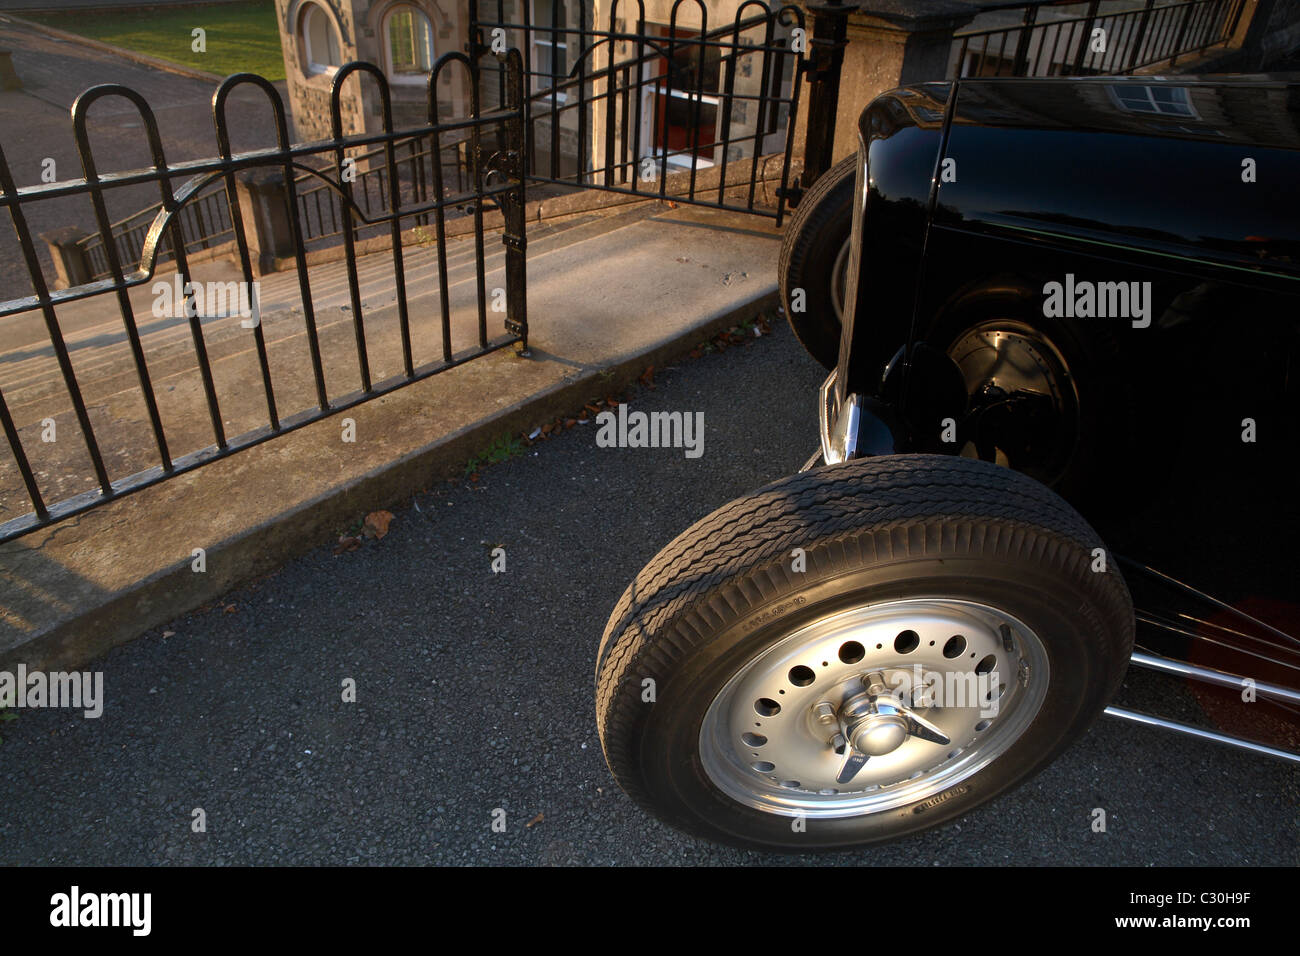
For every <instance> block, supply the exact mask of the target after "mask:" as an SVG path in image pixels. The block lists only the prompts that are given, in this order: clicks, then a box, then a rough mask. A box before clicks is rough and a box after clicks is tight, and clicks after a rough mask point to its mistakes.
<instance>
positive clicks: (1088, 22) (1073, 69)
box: [949, 0, 1244, 77]
mask: <svg viewBox="0 0 1300 956" xmlns="http://www.w3.org/2000/svg"><path fill="white" fill-rule="evenodd" d="M1243 3H1244V0H1169V2H1163V3H1158V2H1157V0H1134V2H1132V3H1116V2H1113V0H1112V2H1106V3H1103V2H1101V0H1088V2H1084V3H1081V2H1079V0H1049V2H1043V3H1029V4H1026V3H1008V4H1004V5H990V6H987V7H984V8H983V9H982V13H983V14H984V16H985V18H986V19H989V20H993V21H1004V22H998V23H995V24H993V25H985V26H983V27H980V28H977V29H972V30H967V31H964V32H959V33H957V34H956V35H955V37H954V44H953V45H954V56H953V59H952V64H951V67H950V71H949V72H950V74H951V75H952V76H954V77H958V76H1081V75H1096V74H1107V75H1114V74H1122V73H1132V72H1133V71H1135V70H1140V69H1142V68H1144V67H1149V66H1154V65H1156V64H1159V63H1168V64H1169V65H1170V66H1173V65H1174V64H1175V63H1176V62H1177V61H1178V59H1179V58H1180V57H1186V56H1189V55H1192V54H1197V53H1202V52H1204V51H1206V50H1208V49H1210V48H1212V47H1215V46H1219V45H1223V44H1226V43H1227V42H1228V40H1230V39H1231V38H1232V35H1233V33H1234V32H1235V31H1236V29H1237V24H1238V20H1239V19H1240V17H1241V13H1242V7H1243Z"/></svg>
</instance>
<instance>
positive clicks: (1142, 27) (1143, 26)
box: [1124, 0, 1156, 73]
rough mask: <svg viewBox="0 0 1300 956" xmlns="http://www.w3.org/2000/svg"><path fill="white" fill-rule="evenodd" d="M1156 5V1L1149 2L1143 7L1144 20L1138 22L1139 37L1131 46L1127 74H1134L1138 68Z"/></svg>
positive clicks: (1125, 70)
mask: <svg viewBox="0 0 1300 956" xmlns="http://www.w3.org/2000/svg"><path fill="white" fill-rule="evenodd" d="M1155 5H1156V0H1147V2H1146V4H1145V5H1144V6H1143V7H1142V19H1141V20H1139V21H1138V28H1137V37H1136V38H1135V39H1134V40H1133V42H1132V44H1131V47H1130V49H1131V51H1132V52H1130V54H1129V58H1128V64H1127V65H1126V66H1125V67H1124V72H1125V73H1132V72H1133V70H1135V69H1136V68H1137V63H1138V57H1139V56H1141V55H1142V43H1143V42H1144V41H1145V40H1146V38H1147V24H1148V23H1149V22H1150V21H1151V8H1152V7H1154V6H1155Z"/></svg>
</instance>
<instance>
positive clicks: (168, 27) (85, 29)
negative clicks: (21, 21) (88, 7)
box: [24, 0, 284, 80]
mask: <svg viewBox="0 0 1300 956" xmlns="http://www.w3.org/2000/svg"><path fill="white" fill-rule="evenodd" d="M24 16H26V17H27V18H28V19H31V20H35V21H37V22H38V23H44V24H46V25H47V26H51V27H55V28H56V29H59V30H67V31H68V32H69V33H79V34H81V35H82V36H84V37H89V38H91V39H92V40H101V41H103V42H104V43H111V44H112V45H113V46H116V47H122V48H123V49H127V50H134V51H136V52H137V53H147V54H148V55H149V56H156V57H158V58H159V59H163V60H171V61H172V62H173V63H180V64H182V65H184V66H189V67H194V68H196V69H200V70H207V71H208V72H209V73H217V74H219V75H221V76H226V75H228V74H230V73H241V72H248V73H260V74H261V75H262V76H264V77H266V78H267V79H268V80H283V79H284V60H283V58H282V57H281V54H280V31H279V29H278V27H277V26H276V21H275V3H274V2H273V0H245V2H243V3H222V4H216V5H207V4H193V5H190V4H187V5H185V6H183V7H164V8H161V9H159V8H155V9H150V10H133V11H130V12H106V13H82V12H77V13H34V14H25V15H24ZM195 27H202V28H203V29H204V30H205V31H207V37H206V40H207V52H205V53H195V52H194V51H193V50H192V49H191V45H192V44H193V42H194V38H193V36H192V34H191V31H192V30H193V29H194V28H195Z"/></svg>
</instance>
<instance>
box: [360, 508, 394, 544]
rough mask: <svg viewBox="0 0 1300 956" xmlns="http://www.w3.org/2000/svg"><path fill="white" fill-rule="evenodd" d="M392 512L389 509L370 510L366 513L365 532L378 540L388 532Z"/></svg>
mask: <svg viewBox="0 0 1300 956" xmlns="http://www.w3.org/2000/svg"><path fill="white" fill-rule="evenodd" d="M392 521H393V513H392V512H391V511H372V512H370V514H368V515H366V526H365V529H364V530H365V532H366V534H368V535H369V536H370V537H372V538H375V539H376V540H378V539H379V538H382V537H383V536H384V535H386V534H388V526H389V525H390V524H392Z"/></svg>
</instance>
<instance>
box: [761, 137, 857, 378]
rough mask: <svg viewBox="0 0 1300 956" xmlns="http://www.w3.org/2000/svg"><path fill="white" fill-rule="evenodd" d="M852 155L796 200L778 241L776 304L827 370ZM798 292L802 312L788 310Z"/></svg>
mask: <svg viewBox="0 0 1300 956" xmlns="http://www.w3.org/2000/svg"><path fill="white" fill-rule="evenodd" d="M856 181H857V156H849V157H847V158H845V159H842V160H840V161H839V162H838V163H836V164H835V165H834V166H832V167H831V168H830V169H828V170H827V171H826V172H825V173H823V174H822V175H821V176H820V177H818V179H817V181H816V182H815V183H813V185H812V188H811V189H809V190H808V192H807V193H806V194H805V195H804V197H803V198H802V199H801V200H800V202H799V208H798V209H796V210H795V213H794V216H793V217H792V218H791V219H790V225H789V226H788V227H787V229H786V233H785V238H784V240H783V241H782V243H781V259H780V262H779V264H778V266H777V275H778V276H780V282H781V303H782V305H783V306H784V307H785V315H786V318H787V319H788V320H789V322H790V328H791V329H793V330H794V334H795V337H796V338H797V339H798V340H799V343H800V344H801V345H802V346H803V347H804V348H805V349H807V351H808V354H809V355H811V356H812V357H813V358H815V359H816V360H817V361H818V362H820V363H821V364H822V365H823V366H825V367H826V368H828V369H831V368H834V367H835V362H836V360H837V358H838V356H839V351H840V326H841V317H840V309H841V308H842V303H843V295H844V289H843V285H844V275H845V268H846V267H847V263H848V259H847V257H848V254H849V235H850V233H851V232H852V226H853V186H854V183H855V182H856ZM796 289H802V290H803V306H804V308H803V310H802V311H800V312H796V311H795V310H794V309H793V308H792V304H793V297H794V294H795V291H794V290H796Z"/></svg>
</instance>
